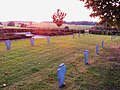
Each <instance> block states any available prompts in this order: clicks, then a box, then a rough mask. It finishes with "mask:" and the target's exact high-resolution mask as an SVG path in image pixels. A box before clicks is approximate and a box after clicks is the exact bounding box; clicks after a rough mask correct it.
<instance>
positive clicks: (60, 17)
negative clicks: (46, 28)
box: [52, 9, 66, 28]
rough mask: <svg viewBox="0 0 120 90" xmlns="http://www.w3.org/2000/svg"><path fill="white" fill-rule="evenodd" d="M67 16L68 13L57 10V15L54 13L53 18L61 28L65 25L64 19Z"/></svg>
mask: <svg viewBox="0 0 120 90" xmlns="http://www.w3.org/2000/svg"><path fill="white" fill-rule="evenodd" d="M65 16H66V13H63V12H61V10H60V9H57V13H54V14H53V16H52V19H53V22H54V23H55V24H56V25H57V26H58V27H59V28H60V26H62V24H63V23H64V21H63V19H64V18H65Z"/></svg>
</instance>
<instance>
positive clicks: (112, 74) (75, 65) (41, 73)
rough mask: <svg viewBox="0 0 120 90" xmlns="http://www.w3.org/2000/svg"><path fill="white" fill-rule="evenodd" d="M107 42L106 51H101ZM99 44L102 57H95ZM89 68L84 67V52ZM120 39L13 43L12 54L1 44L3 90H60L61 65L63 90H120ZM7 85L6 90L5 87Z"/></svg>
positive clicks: (86, 37)
mask: <svg viewBox="0 0 120 90" xmlns="http://www.w3.org/2000/svg"><path fill="white" fill-rule="evenodd" d="M102 40H104V42H105V48H104V49H102V48H101V42H102ZM96 43H99V55H96V54H95V46H96ZM85 49H88V51H89V64H90V65H84V50H85ZM119 52H120V37H118V38H116V39H114V41H111V40H110V36H104V35H81V37H80V38H78V35H77V34H76V35H75V38H74V39H73V38H72V35H68V36H59V37H58V36H55V37H51V41H50V43H47V40H46V39H35V46H31V45H30V40H28V39H27V40H16V41H12V44H11V50H6V47H5V43H4V42H0V90H59V88H58V80H57V69H58V65H59V64H61V63H65V65H66V67H67V72H66V75H65V83H66V87H64V88H62V89H63V90H120V53H119ZM3 84H6V86H3Z"/></svg>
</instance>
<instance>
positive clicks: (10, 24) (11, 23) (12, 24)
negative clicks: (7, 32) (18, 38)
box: [7, 21, 15, 26]
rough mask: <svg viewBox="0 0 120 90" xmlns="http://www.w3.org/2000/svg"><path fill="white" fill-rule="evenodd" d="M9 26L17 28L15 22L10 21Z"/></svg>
mask: <svg viewBox="0 0 120 90" xmlns="http://www.w3.org/2000/svg"><path fill="white" fill-rule="evenodd" d="M7 26H15V23H14V22H13V21H10V22H9V23H8V24H7Z"/></svg>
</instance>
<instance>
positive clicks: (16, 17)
mask: <svg viewBox="0 0 120 90" xmlns="http://www.w3.org/2000/svg"><path fill="white" fill-rule="evenodd" d="M57 9H60V10H61V11H62V12H65V13H67V15H66V17H65V18H64V21H99V19H98V18H91V17H90V16H89V14H90V13H91V11H92V10H89V9H87V8H85V7H84V3H83V2H81V1H79V0H0V21H35V22H42V21H52V18H51V17H52V15H53V14H54V13H55V12H56V11H57Z"/></svg>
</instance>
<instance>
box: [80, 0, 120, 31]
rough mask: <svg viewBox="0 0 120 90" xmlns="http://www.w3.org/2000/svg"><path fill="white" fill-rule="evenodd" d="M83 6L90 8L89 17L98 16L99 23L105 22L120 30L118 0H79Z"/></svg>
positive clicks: (119, 0)
mask: <svg viewBox="0 0 120 90" xmlns="http://www.w3.org/2000/svg"><path fill="white" fill-rule="evenodd" d="M80 1H83V2H85V7H87V8H88V9H90V8H92V10H93V11H92V13H91V14H90V16H91V17H97V16H98V17H100V19H101V22H100V23H104V24H105V23H106V24H107V25H109V26H114V27H116V28H117V29H119V30H120V0H80Z"/></svg>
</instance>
